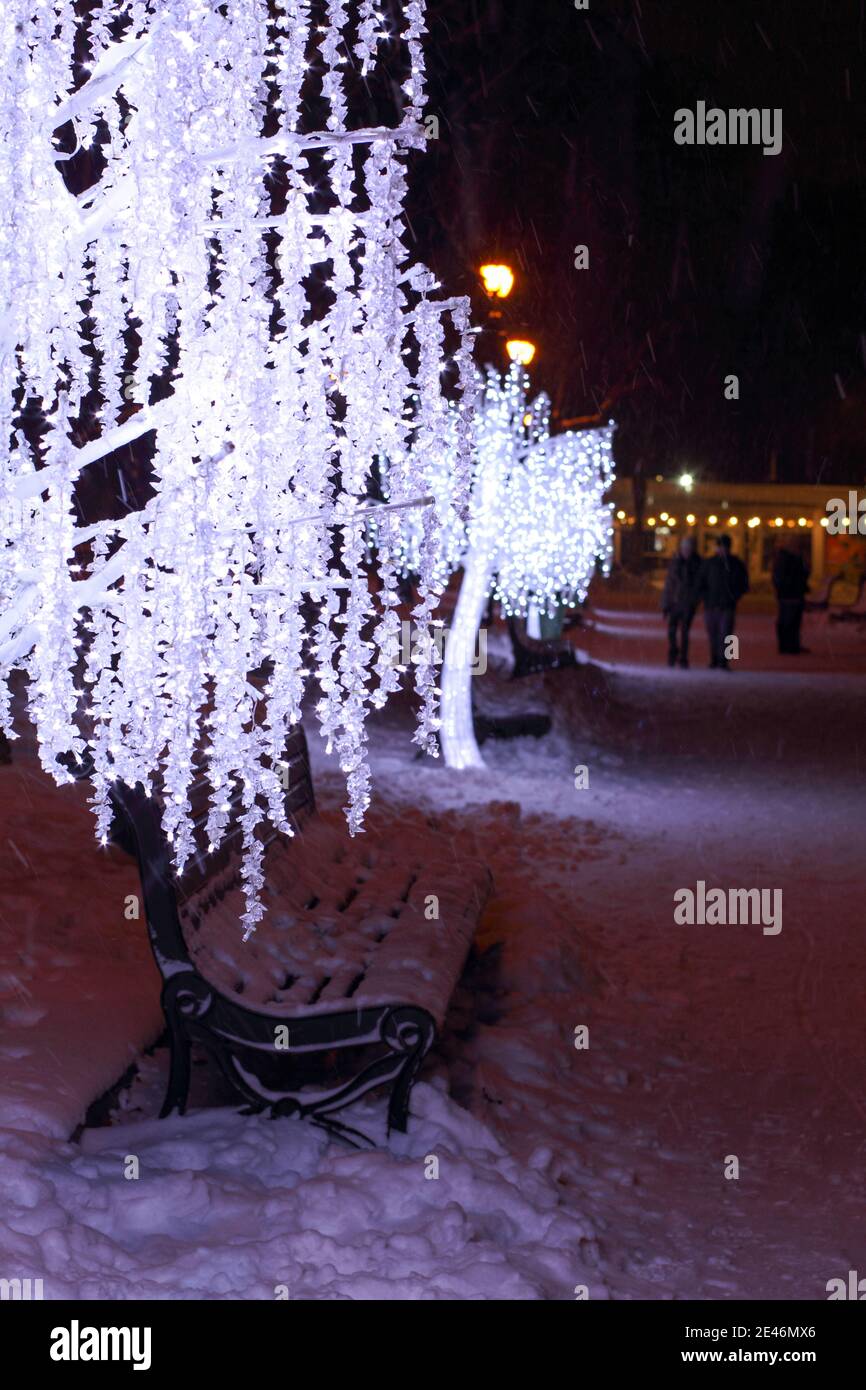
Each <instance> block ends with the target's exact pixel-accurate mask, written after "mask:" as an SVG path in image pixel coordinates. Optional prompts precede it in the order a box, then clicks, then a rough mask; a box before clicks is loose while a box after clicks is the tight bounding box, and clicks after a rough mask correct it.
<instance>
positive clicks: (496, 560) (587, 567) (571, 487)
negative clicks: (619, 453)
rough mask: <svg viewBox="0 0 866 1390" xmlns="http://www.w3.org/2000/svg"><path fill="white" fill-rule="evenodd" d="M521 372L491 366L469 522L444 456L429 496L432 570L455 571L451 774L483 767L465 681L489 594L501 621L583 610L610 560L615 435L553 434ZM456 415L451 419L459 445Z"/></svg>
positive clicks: (447, 718) (407, 558)
mask: <svg viewBox="0 0 866 1390" xmlns="http://www.w3.org/2000/svg"><path fill="white" fill-rule="evenodd" d="M528 389H529V380H528V377H527V376H526V374H525V372H523V371H522V369H521V368H520V367H516V366H515V367H512V368H511V370H510V371H509V373H508V375H507V376H506V377H505V378H504V380H503V379H502V378H500V376H499V375H498V373H497V372H495V371H494V370H493V368H488V369H487V372H486V375H485V377H484V379H483V382H482V390H481V392H480V400H479V408H478V413H477V416H476V421H475V432H476V448H475V454H474V459H473V473H472V493H471V499H470V505H469V514H468V522H466V521H464V520H463V513H462V511H461V506H460V501H461V497H460V495H459V486H458V483H457V482H456V481H455V479H456V478H457V474H456V471H455V470H453V469H452V467H451V464H450V456H446V457H444V458H443V459H440V460H436V461H434V467H433V471H432V473H430V474H429V475H428V478H427V487H428V488H429V489H430V491H431V492H432V493H433V494H434V495H436V496H437V497H438V498H439V504H440V512H441V514H442V516H443V517H444V518H445V534H444V536H443V541H442V546H441V550H440V560H439V563H440V566H441V568H442V570H443V575H442V577H443V578H444V577H446V573H447V572H450V571H451V570H452V569H454V568H456V567H457V566H458V565H460V564H462V566H463V579H462V582H461V585H460V594H459V597H458V600H457V606H456V609H455V613H454V621H453V625H452V627H451V629H450V630H449V632H448V635H447V641H446V643H445V651H444V663H443V669H442V728H441V740H442V748H443V752H444V755H445V760H446V762H447V763H448V765H449V766H450V767H483V766H484V762H483V759H482V757H481V754H480V752H479V750H478V745H477V742H476V740H475V734H474V731H473V719H472V700H471V687H470V679H471V673H472V669H473V666H474V665H475V663H476V643H477V637H478V630H479V627H480V624H481V621H482V617H483V614H484V610H485V607H486V605H487V601H488V598H489V596H490V594H491V593H492V594H493V596H494V598H496V599H497V600H498V601H499V602H500V604H501V605H502V607H503V609H504V611H505V613H506V614H507V615H508V616H518V617H521V616H525V615H526V613H527V611H528V609H529V606H530V604H533V605H535V606H536V607H538V608H539V609H544V610H547V611H553V609H554V608H555V606H556V605H558V604H565V605H566V606H568V605H572V604H576V603H581V602H583V600H584V598H585V597H586V593H587V590H588V588H589V582H590V580H591V578H592V576H593V574H594V572H595V568H596V563H597V562H598V561H600V562H601V563H602V564H603V565H604V566H605V567H606V566H607V565H608V564H609V562H610V556H611V537H612V526H611V520H610V506H609V504H607V503H605V501H604V494H605V492H606V491H607V489H608V488H609V487H610V484H611V482H612V481H613V455H612V439H613V426H612V425H609V426H607V427H605V428H603V429H589V430H573V431H567V432H565V433H563V434H559V435H551V434H550V406H549V402H548V400H547V398H546V397H545V396H544V395H539V396H537V397H536V398H535V400H534V401H532V402H531V403H530V402H529V401H528ZM458 420H459V413H458V412H457V411H453V412H452V424H451V432H452V439H453V441H454V445H455V448H456V442H457V422H458ZM403 533H404V563H405V564H407V565H408V566H409V567H413V565H414V559H415V557H416V556H417V555H418V554H419V553H420V541H421V532H420V530H419V528H418V524H417V521H416V520H415V519H413V518H411V517H408V518H406V520H405V522H404V526H403Z"/></svg>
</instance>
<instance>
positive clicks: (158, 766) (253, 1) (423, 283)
mask: <svg viewBox="0 0 866 1390" xmlns="http://www.w3.org/2000/svg"><path fill="white" fill-rule="evenodd" d="M323 18H324V19H325V21H326V22H325V23H321V22H320V21H321V20H322V19H323ZM391 28H392V32H388V27H387V26H386V22H385V20H384V18H383V15H382V12H381V9H380V8H379V6H378V5H375V4H370V3H367V2H366V0H360V3H356V2H355V0H353V2H352V3H349V0H321V3H317V4H316V5H315V6H313V5H311V4H310V3H308V0H283V3H282V4H281V5H280V6H278V7H274V6H272V5H271V4H270V3H269V0H233V3H232V4H231V5H227V6H226V5H221V4H218V3H216V0H160V3H159V4H158V5H157V4H153V3H151V0H99V2H98V3H96V4H93V5H90V6H88V7H87V17H86V19H85V18H82V16H81V14H80V13H79V12H78V10H77V9H76V6H75V4H74V3H73V0H6V3H5V4H4V5H3V7H2V13H0V149H2V157H0V295H2V300H3V303H4V305H8V306H10V308H9V312H8V314H7V317H6V319H5V321H4V323H3V325H2V327H0V521H2V526H3V536H4V542H5V544H4V546H3V548H2V550H0V663H2V667H3V672H4V674H5V675H8V673H9V671H10V670H11V668H13V667H15V666H18V667H21V668H23V669H24V670H25V672H26V673H27V676H28V692H27V700H28V707H29V713H30V716H31V718H32V720H33V722H34V724H35V726H36V730H37V736H38V746H39V755H40V758H41V761H42V764H43V766H44V767H45V768H46V769H47V770H48V771H49V772H50V773H51V774H52V775H53V776H54V777H55V778H56V779H57V780H58V781H60V782H63V781H68V780H69V776H70V774H69V773H68V772H67V771H66V768H65V766H64V765H63V763H62V762H61V761H59V760H60V759H64V758H65V757H66V756H67V755H69V754H72V755H74V756H75V757H76V758H82V757H84V756H85V754H87V755H89V757H90V758H91V759H92V762H93V766H94V771H93V787H94V793H93V804H94V808H95V811H96V817H97V826H98V831H99V833H100V835H101V836H102V837H103V838H104V837H105V836H106V835H107V833H108V829H109V803H108V788H109V786H110V783H111V781H112V780H113V779H115V778H121V779H122V780H124V781H126V782H130V783H135V782H139V781H140V782H142V783H143V784H144V785H145V787H146V788H148V789H151V788H152V787H153V786H154V785H155V784H156V782H157V781H160V782H161V785H162V789H163V795H164V801H165V806H166V810H165V819H164V825H165V829H166V831H167V833H168V834H169V836H170V838H171V840H172V843H173V846H174V850H175V855H176V862H177V866H178V868H179V869H180V868H182V866H183V864H184V862H185V860H186V858H187V856H188V854H189V852H190V849H191V846H192V826H191V822H190V801H189V794H190V788H191V784H192V782H193V781H194V780H196V779H197V778H198V777H199V776H200V775H201V773H202V771H204V772H205V773H206V775H207V778H208V780H209V783H210V786H211V788H212V798H211V803H210V813H209V820H208V826H207V830H208V835H209V837H210V840H211V842H212V844H216V843H217V842H218V841H219V839H220V836H221V835H222V833H223V831H224V829H225V824H226V815H227V806H228V800H227V794H228V793H229V792H230V790H231V789H232V787H240V789H241V793H242V801H243V805H244V814H243V827H244V841H245V851H244V883H245V890H246V894H247V911H246V915H245V919H244V921H245V927H246V929H247V930H251V929H252V928H253V927H254V925H255V922H256V921H257V920H258V919H259V918H260V916H261V913H262V908H261V905H260V902H259V894H260V891H261V887H262V863H261V853H260V848H259V846H258V841H257V838H256V829H257V826H258V825H259V824H260V823H261V821H262V820H263V819H264V818H267V819H269V820H270V821H271V822H272V823H273V824H275V825H277V826H278V827H279V828H281V829H283V830H287V829H288V826H287V825H286V824H285V820H284V812H283V795H284V792H283V788H282V786H281V784H280V781H279V775H278V771H277V769H276V768H275V767H274V766H272V764H273V763H274V762H275V760H276V759H277V758H278V757H279V756H280V755H281V753H282V749H283V747H284V743H285V738H286V733H287V730H288V729H289V727H290V726H291V725H292V724H293V723H295V722H296V721H297V720H298V719H299V718H300V711H301V702H302V699H303V697H304V693H305V690H306V687H307V684H308V680H309V677H310V676H311V675H312V676H313V677H314V678H315V679H316V681H317V683H318V686H319V688H320V691H321V696H320V698H319V701H318V705H317V713H318V716H319V721H320V725H321V731H322V734H323V736H324V737H325V738H326V740H327V742H328V745H329V747H330V748H333V750H334V751H335V752H336V754H337V756H338V758H339V761H340V765H341V767H342V769H343V771H344V773H345V776H346V782H347V789H348V805H347V816H348V820H349V824H350V827H351V828H352V830H353V831H354V830H357V829H359V828H360V826H361V823H362V818H363V813H364V810H365V808H366V806H367V803H368V801H369V795H370V785H369V784H370V779H369V771H368V767H367V759H366V751H365V739H366V735H365V730H364V724H365V719H366V715H367V712H368V710H369V709H370V707H371V706H377V705H380V704H381V703H383V701H384V700H385V699H386V698H387V695H388V694H389V693H390V691H391V690H393V689H394V688H396V685H397V683H398V679H399V670H398V667H399V661H398V650H399V623H398V622H397V620H396V615H395V613H394V609H395V607H396V603H397V597H396V584H397V578H398V539H399V518H400V517H401V516H403V515H405V512H404V511H402V510H401V511H395V512H393V513H388V514H387V515H386V516H384V517H383V518H382V521H381V527H382V535H383V537H384V538H385V543H384V544H383V546H382V547H381V549H380V554H379V561H378V566H379V580H380V586H381V591H380V593H379V594H378V595H377V596H376V597H375V599H374V596H373V592H372V591H371V589H370V588H369V587H368V584H367V577H366V565H367V562H368V556H367V552H366V549H365V546H364V527H365V514H366V509H367V505H368V504H367V503H366V501H365V499H366V498H367V497H368V495H369V493H370V491H371V484H372V481H373V468H374V461H375V458H376V456H377V455H380V454H387V455H388V456H394V457H399V458H400V459H402V464H401V467H400V469H399V471H398V472H395V475H394V478H393V479H392V492H391V501H392V503H393V504H394V505H395V507H400V508H405V507H411V506H413V505H415V504H417V502H418V499H419V498H421V499H423V498H426V497H427V495H428V489H426V488H424V487H421V486H419V485H418V484H419V480H420V479H421V476H422V471H423V470H422V468H421V466H420V460H421V458H422V457H423V458H425V459H428V458H431V457H433V456H434V455H435V454H436V453H437V452H438V453H439V454H440V455H441V454H442V453H443V452H444V449H445V447H446V444H447V445H448V447H449V448H452V445H453V439H452V435H451V427H450V424H449V420H450V417H449V414H448V411H447V410H446V409H445V408H444V405H443V401H442V396H441V387H440V381H441V376H442V372H443V370H444V367H445V363H446V360H449V356H450V360H454V361H457V363H458V365H459V368H460V376H461V381H462V386H463V388H464V389H465V390H467V391H468V392H469V393H471V382H470V380H469V375H468V370H467V363H468V360H469V359H468V340H467V339H466V333H467V329H468V309H467V306H466V303H465V301H462V300H451V301H448V300H439V301H436V300H435V299H434V298H433V293H434V289H435V288H436V286H435V282H434V280H433V277H432V276H430V275H429V272H426V271H425V270H424V268H423V267H413V266H411V265H410V264H409V262H408V252H407V250H406V248H405V245H404V223H403V215H402V204H403V199H404V196H405V175H404V170H403V161H404V159H405V156H406V153H407V152H408V151H409V150H410V149H413V148H420V147H422V146H423V143H424V138H423V133H422V132H421V131H420V127H419V121H420V117H421V112H422V108H423V100H424V92H423V61H422V54H421V40H422V38H423V33H424V11H423V6H422V5H421V4H419V3H417V2H416V0H407V3H406V4H405V5H404V7H403V13H402V24H399V23H398V24H397V25H396V26H391ZM83 49H89V54H88V56H87V67H86V68H85V70H84V72H82V70H81V67H80V66H78V65H77V63H76V59H78V58H80V55H81V52H82V51H83ZM353 52H354V56H353ZM383 53H387V57H388V63H389V73H387V74H386V73H384V70H383V77H382V83H383V90H385V91H389V92H390V91H392V85H391V83H390V80H389V74H390V71H391V68H392V66H393V65H394V64H395V63H398V64H400V65H401V67H402V71H403V72H404V73H406V74H407V75H406V77H405V80H404V83H403V90H404V96H405V101H404V106H403V109H402V111H398V112H397V113H396V121H395V123H394V124H392V125H390V126H382V127H377V128H373V129H368V128H365V127H361V126H358V125H353V124H352V123H351V107H352V94H353V86H352V80H351V78H352V69H353V66H354V64H355V62H356V60H357V61H358V63H359V64H360V66H362V67H363V69H364V72H365V74H366V78H365V80H366V81H367V82H369V81H371V80H375V79H376V76H377V70H378V68H379V63H380V60H381V58H382V56H383ZM317 109H318V110H324V112H325V127H326V128H325V129H324V130H321V129H311V128H309V126H308V124H307V122H306V117H305V112H307V111H309V110H317ZM277 121H278V122H279V128H278V130H277V131H276V133H274V129H273V128H274V124H275V123H276V122H277ZM69 123H71V125H70V124H69ZM69 130H71V131H72V134H73V136H74V139H73V147H74V148H73V151H72V153H71V154H67V153H64V152H61V150H60V148H59V145H60V144H61V139H60V137H61V136H62V137H63V143H64V149H65V150H68V149H69V148H70V146H69V144H68V143H66V134H67V132H68V131H69ZM266 131H267V133H266ZM88 148H90V149H94V150H96V151H98V159H96V160H94V161H93V165H92V167H93V169H95V170H96V171H97V174H98V177H97V178H96V182H95V183H94V184H93V185H92V186H91V187H88V188H87V189H86V191H85V192H84V193H82V194H80V195H79V196H78V197H75V196H73V195H72V194H70V192H69V191H68V188H67V185H66V183H65V182H64V177H63V171H64V169H65V168H67V167H68V166H69V161H70V160H71V159H75V158H76V154H77V152H79V151H81V150H84V149H88ZM359 151H361V152H362V153H361V154H359ZM275 160H279V161H280V162H281V163H280V168H281V170H282V172H283V174H284V179H283V183H284V185H285V188H284V193H285V198H284V204H281V205H280V207H279V208H278V209H275V208H274V203H273V198H272V187H273V184H274V179H273V178H272V175H273V174H274V173H275V172H276V170H277V166H276V165H275V163H274V161H275ZM313 273H314V278H315V280H316V281H317V283H318V287H319V290H318V297H317V298H316V299H315V300H314V299H312V298H311V296H312V295H313V293H314V292H313V291H312V290H311V288H310V278H311V275H313ZM85 303H86V304H87V305H88V314H89V324H90V327H89V328H87V327H85V325H84V322H83V310H82V304H85ZM131 344H132V346H131ZM94 381H95V382H96V383H97V387H98V396H95V395H94V393H93V383H94ZM157 382H159V383H160V389H159V392H158V393H155V383H157ZM156 394H158V396H159V397H160V398H159V399H158V400H157V399H155V395H156ZM22 398H23V399H27V400H29V401H31V402H32V401H34V400H35V401H36V402H38V403H39V404H40V406H41V410H42V412H43V422H42V423H43V426H44V428H43V432H42V434H41V437H40V438H39V439H38V440H37V441H34V440H33V439H30V440H28V438H27V437H26V436H25V434H24V432H23V431H22V428H21V427H20V424H19V422H18V421H17V418H16V409H17V406H16V402H17V401H19V400H20V399H22ZM94 402H95V407H94ZM94 408H95V415H96V419H95V422H94V423H95V425H96V427H98V430H99V435H98V438H96V439H93V438H92V434H93V429H92V427H91V426H90V424H89V423H88V434H90V435H91V439H90V442H89V443H82V442H81V440H80V437H79V432H80V429H81V419H82V411H86V414H87V416H88V420H89V421H91V420H93V416H94ZM150 431H153V435H152V438H153V439H154V440H155V443H154V447H153V458H152V479H151V482H152V495H151V497H150V500H149V501H148V502H147V503H146V505H144V506H142V507H141V508H140V509H139V510H137V511H134V512H131V513H130V514H129V515H127V516H125V517H124V518H123V519H122V520H120V521H110V520H106V521H104V522H100V521H95V522H94V521H93V520H92V519H88V521H87V522H86V523H85V524H79V519H78V517H77V515H76V508H75V501H76V483H77V481H78V480H79V478H80V477H81V475H82V474H83V473H84V471H85V470H86V469H88V468H89V467H90V466H91V465H92V464H93V463H95V462H97V461H98V460H99V459H101V458H103V457H105V456H106V455H107V454H108V453H110V452H112V451H113V450H114V449H116V448H118V447H120V446H121V445H122V444H124V443H132V442H133V441H134V440H135V439H137V438H141V437H142V436H144V435H145V434H147V433H149V432H150ZM459 433H460V442H459V447H458V463H457V470H456V471H457V474H458V488H462V490H463V492H464V493H465V492H466V490H467V486H468V484H467V478H468V467H469V458H468V447H469V438H468V428H467V425H466V423H465V418H464V423H462V424H461V430H460V432H459ZM413 439H414V440H415V441H416V443H417V445H418V455H417V461H414V462H413V457H412V450H411V448H410V445H411V444H412V441H413ZM452 452H453V450H452ZM420 514H422V515H423V517H424V521H423V524H422V526H423V536H424V539H423V544H422V546H421V551H422V554H421V556H420V564H421V568H422V583H421V600H420V602H419V605H418V610H417V620H418V622H419V623H420V624H421V625H422V626H423V625H425V624H428V625H429V621H430V614H431V613H432V609H433V605H434V603H435V599H436V596H437V594H438V589H437V584H436V575H435V573H434V557H435V550H436V547H437V545H438V538H439V531H440V524H441V518H440V517H439V515H438V510H437V508H436V507H435V506H433V507H431V506H429V505H424V506H423V507H422V510H421V513H420ZM310 603H312V604H313V606H314V608H315V610H316V614H317V616H316V618H315V620H314V621H313V622H312V624H311V625H308V622H307V619H306V616H305V615H306V612H307V608H306V605H308V604H310ZM257 672H258V673H260V674H259V676H258V677H257V678H256V680H255V681H254V680H253V679H252V678H253V676H254V675H255V673H257ZM435 675H436V673H435V668H434V663H433V656H432V654H431V656H430V659H429V660H425V661H422V662H420V663H419V664H418V668H417V669H416V671H415V680H416V686H417V689H418V692H419V694H420V698H421V712H420V719H419V729H418V733H417V735H416V737H417V738H418V740H419V741H420V742H421V743H422V744H424V745H425V746H430V745H431V743H432V741H433V738H434V735H435V731H436V727H437V713H438V712H437V707H436V679H435ZM262 694H263V695H264V696H265V697H266V700H265V709H264V716H263V722H259V723H255V722H254V720H253V710H254V707H256V706H257V705H258V704H259V702H260V696H261V695H262ZM0 726H2V727H3V728H4V729H5V730H6V732H7V733H9V734H12V730H11V725H10V719H9V695H8V689H7V686H6V683H5V682H3V683H0Z"/></svg>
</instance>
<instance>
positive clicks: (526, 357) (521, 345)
mask: <svg viewBox="0 0 866 1390" xmlns="http://www.w3.org/2000/svg"><path fill="white" fill-rule="evenodd" d="M505 351H506V352H507V353H508V356H509V357H510V359H511V361H512V362H518V363H519V364H520V366H521V367H528V366H529V364H530V362H531V361H532V359H533V357H534V356H535V344H534V343H530V342H527V340H526V339H525V338H509V339H508V342H507V343H506V344H505Z"/></svg>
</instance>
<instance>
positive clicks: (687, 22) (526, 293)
mask: <svg viewBox="0 0 866 1390" xmlns="http://www.w3.org/2000/svg"><path fill="white" fill-rule="evenodd" d="M429 24H430V38H429V42H428V45H427V59H428V78H429V101H428V108H427V109H428V111H429V113H431V114H435V115H436V116H438V118H439V120H440V138H439V140H438V141H437V140H431V141H430V142H429V144H428V149H427V154H426V156H423V155H418V156H415V157H414V160H413V163H412V172H411V187H412V199H411V202H410V216H411V220H412V231H413V233H414V235H415V237H416V238H417V247H418V250H420V252H421V254H422V255H423V257H424V258H425V259H427V261H428V262H429V263H430V264H431V265H432V266H433V267H434V268H435V269H436V271H437V272H438V273H439V274H440V275H441V277H442V279H443V282H444V284H445V286H446V288H447V290H448V291H449V292H463V293H470V294H471V295H472V297H473V304H474V306H475V309H476V322H482V321H483V320H484V317H485V312H486V308H487V303H486V300H485V297H484V295H483V293H479V292H478V286H477V276H476V267H477V266H478V265H479V264H480V263H481V262H482V261H483V260H486V259H499V258H502V259H506V260H509V261H510V262H511V263H512V264H513V265H514V267H515V269H516V270H517V272H518V275H519V282H518V286H517V288H516V290H515V293H514V294H513V295H512V297H511V299H510V300H509V301H508V309H507V313H508V318H507V321H506V322H507V326H508V327H509V328H511V329H512V330H514V331H517V330H522V331H523V332H525V334H526V335H527V336H529V337H532V338H533V339H534V340H535V341H536V342H537V344H538V347H539V355H538V357H537V359H536V363H535V364H534V365H533V369H532V376H533V381H534V382H535V383H536V384H537V385H538V386H539V387H544V388H545V389H546V390H548V391H549V392H550V394H551V396H552V397H553V401H554V406H555V408H556V410H557V411H558V413H559V416H560V418H563V419H568V418H574V417H580V416H585V415H592V414H594V413H596V412H597V411H598V410H599V409H602V408H603V409H604V411H605V414H612V416H613V417H614V418H615V419H616V420H617V422H618V424H619V427H620V428H619V431H618V436H617V458H618V462H619V467H620V471H621V472H624V473H627V474H631V473H632V472H633V471H635V470H640V471H641V472H642V473H643V474H645V475H650V474H655V473H664V474H668V473H672V472H674V471H679V470H681V469H682V468H685V467H687V468H689V469H690V470H692V471H694V472H695V473H697V475H698V476H699V477H702V478H717V479H720V480H721V479H727V480H731V481H739V480H749V479H751V480H754V481H768V480H769V479H770V478H771V477H772V476H773V470H774V469H775V476H776V477H778V479H779V480H780V481H790V482H795V481H796V482H840V483H845V482H849V483H851V484H852V485H856V484H859V483H862V482H863V481H864V476H866V444H864V440H866V311H864V285H866V271H864V247H866V235H864V232H866V217H864V169H863V160H864V146H863V139H862V136H863V134H864V130H866V122H864V61H863V59H864V40H866V15H864V0H815V2H814V3H808V0H733V3H732V0H725V3H719V4H714V3H709V0H665V3H661V2H660V0H590V9H589V11H577V10H575V8H574V5H573V3H572V0H433V3H432V4H431V5H430V14H429ZM698 100H704V101H705V102H706V103H707V105H708V106H713V105H715V106H719V107H722V108H728V107H759V108H763V107H770V108H773V107H781V108H782V111H783V130H784V140H783V149H782V153H781V154H780V155H778V156H776V157H771V156H765V155H764V154H763V153H762V150H761V148H760V147H757V146H745V147H744V146H730V145H728V146H726V145H721V146H714V147H709V146H704V147H697V146H695V147H682V146H678V145H677V144H676V143H675V142H674V138H673V136H674V112H675V111H676V110H677V109H678V108H680V107H686V106H691V107H692V108H694V106H695V103H696V102H697V101H698ZM578 244H585V245H586V246H587V247H588V248H589V256H590V265H589V269H588V270H577V269H575V268H574V259H575V250H574V248H575V247H576V246H577V245H578ZM486 346H487V349H488V351H487V355H488V356H491V355H492V354H495V353H497V352H500V353H501V348H500V347H499V345H498V344H497V343H496V341H495V339H493V338H491V337H488V338H487V340H486ZM501 360H503V359H502V358H501V357H500V361H501ZM729 373H736V374H737V375H738V377H739V382H740V399H739V401H728V400H725V398H724V378H725V376H726V375H728V374H729Z"/></svg>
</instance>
